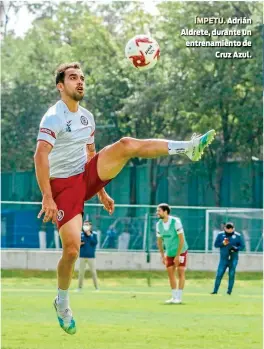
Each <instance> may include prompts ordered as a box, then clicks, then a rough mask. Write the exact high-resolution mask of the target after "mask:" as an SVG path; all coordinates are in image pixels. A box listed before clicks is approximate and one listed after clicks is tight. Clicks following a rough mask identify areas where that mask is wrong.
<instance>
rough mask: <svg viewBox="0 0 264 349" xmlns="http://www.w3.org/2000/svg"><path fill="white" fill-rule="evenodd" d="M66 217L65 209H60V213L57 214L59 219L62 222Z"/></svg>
mask: <svg viewBox="0 0 264 349" xmlns="http://www.w3.org/2000/svg"><path fill="white" fill-rule="evenodd" d="M63 217H64V211H63V210H59V211H58V214H57V219H58V221H59V222H60V221H61V220H62V219H63Z"/></svg>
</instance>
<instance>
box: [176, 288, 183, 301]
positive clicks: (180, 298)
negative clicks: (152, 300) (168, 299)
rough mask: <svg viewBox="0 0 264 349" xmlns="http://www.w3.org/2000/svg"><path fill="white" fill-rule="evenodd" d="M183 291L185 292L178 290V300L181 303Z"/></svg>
mask: <svg viewBox="0 0 264 349" xmlns="http://www.w3.org/2000/svg"><path fill="white" fill-rule="evenodd" d="M182 291H183V290H180V289H179V290H178V292H177V298H178V299H179V300H180V301H181V300H182Z"/></svg>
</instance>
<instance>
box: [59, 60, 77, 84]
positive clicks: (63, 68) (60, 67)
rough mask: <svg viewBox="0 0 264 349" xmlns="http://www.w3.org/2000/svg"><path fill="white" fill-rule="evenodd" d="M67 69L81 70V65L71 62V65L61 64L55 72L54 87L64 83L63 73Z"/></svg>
mask: <svg viewBox="0 0 264 349" xmlns="http://www.w3.org/2000/svg"><path fill="white" fill-rule="evenodd" d="M69 68H74V69H81V65H80V63H79V62H72V63H63V64H61V65H60V66H59V67H58V68H57V69H56V72H55V80H56V85H57V84H58V83H59V82H62V83H63V82H64V78H65V71H66V70H67V69H69Z"/></svg>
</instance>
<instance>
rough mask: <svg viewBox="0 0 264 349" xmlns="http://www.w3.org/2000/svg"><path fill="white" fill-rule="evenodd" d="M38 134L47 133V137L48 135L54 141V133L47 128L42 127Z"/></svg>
mask: <svg viewBox="0 0 264 349" xmlns="http://www.w3.org/2000/svg"><path fill="white" fill-rule="evenodd" d="M39 132H42V133H47V134H48V135H50V136H51V137H53V138H55V139H56V135H55V132H53V131H52V130H50V129H49V128H45V127H42V128H41V129H40V130H39Z"/></svg>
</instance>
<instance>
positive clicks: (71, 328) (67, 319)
mask: <svg viewBox="0 0 264 349" xmlns="http://www.w3.org/2000/svg"><path fill="white" fill-rule="evenodd" d="M57 300H58V297H56V298H55V299H54V302H53V305H54V308H55V310H56V313H57V317H58V321H59V324H60V327H61V328H62V329H63V330H64V331H65V332H66V333H68V334H75V333H76V326H75V321H74V320H73V317H72V311H71V309H70V308H67V309H65V310H64V311H63V312H61V311H59V310H58V304H57Z"/></svg>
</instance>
